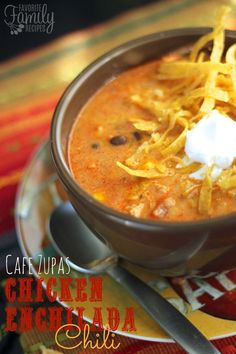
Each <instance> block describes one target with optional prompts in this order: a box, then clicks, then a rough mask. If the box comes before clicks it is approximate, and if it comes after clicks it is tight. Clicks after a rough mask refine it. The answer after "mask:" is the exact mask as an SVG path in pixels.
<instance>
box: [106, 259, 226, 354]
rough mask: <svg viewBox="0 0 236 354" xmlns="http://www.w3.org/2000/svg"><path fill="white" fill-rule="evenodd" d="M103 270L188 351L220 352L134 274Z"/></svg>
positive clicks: (200, 353) (199, 353) (119, 269)
mask: <svg viewBox="0 0 236 354" xmlns="http://www.w3.org/2000/svg"><path fill="white" fill-rule="evenodd" d="M106 272H107V273H108V274H109V275H110V276H111V277H112V278H113V279H115V280H116V281H117V282H118V283H120V284H121V285H122V286H124V287H125V288H126V289H127V290H128V291H129V292H130V293H131V294H132V295H133V297H135V298H136V300H137V301H138V302H139V303H140V305H141V306H142V307H143V308H144V309H145V310H146V311H147V312H148V313H149V315H150V316H151V317H152V318H153V319H154V320H155V321H156V322H157V323H158V324H159V325H160V326H161V327H162V328H163V329H164V330H165V331H166V332H167V333H168V334H169V335H170V336H171V337H172V338H174V339H175V341H176V342H177V343H178V344H179V345H180V346H181V347H182V348H183V349H185V350H186V351H187V353H188V354H206V353H207V354H220V352H219V351H218V350H217V349H216V348H215V347H214V346H213V345H212V344H211V343H210V341H208V340H207V338H205V337H204V336H203V334H202V333H200V332H199V331H198V329H197V328H196V327H194V326H193V324H192V323H191V322H190V321H189V320H188V319H187V318H186V317H185V316H184V315H182V314H181V313H180V312H179V311H178V310H177V309H176V308H175V307H174V306H173V305H171V304H170V303H169V302H168V301H167V300H166V299H164V298H163V297H162V296H161V295H160V294H159V293H158V292H156V291H155V290H154V289H152V288H151V287H150V286H148V285H147V284H145V283H144V282H143V281H141V280H140V279H139V278H137V277H136V276H135V275H133V274H131V273H130V272H129V271H127V270H126V269H124V268H122V267H120V266H119V265H113V266H111V267H109V268H108V269H107V270H106Z"/></svg>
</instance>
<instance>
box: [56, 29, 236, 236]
mask: <svg viewBox="0 0 236 354" xmlns="http://www.w3.org/2000/svg"><path fill="white" fill-rule="evenodd" d="M211 30H212V28H211V27H184V28H177V29H171V30H167V31H161V32H156V33H151V34H148V35H145V36H142V37H139V38H136V39H133V40H130V41H128V42H125V43H123V44H121V45H119V46H117V47H115V48H113V49H111V50H109V51H108V52H106V53H105V54H103V55H102V56H99V57H98V58H97V59H96V60H94V61H93V62H91V63H90V64H89V65H88V66H87V67H86V68H85V69H83V70H82V71H81V72H80V73H79V74H78V75H77V76H76V77H75V79H74V80H73V81H72V82H71V83H70V84H69V85H68V86H67V88H66V89H65V91H64V92H63V94H62V96H61V98H60V100H59V102H58V104H57V106H56V108H55V111H54V114H53V118H52V121H51V127H50V146H51V153H52V157H53V160H54V163H55V166H56V169H57V172H58V176H59V179H61V180H62V182H63V183H64V184H65V186H66V187H67V188H68V190H69V191H70V192H71V193H72V194H73V196H74V197H75V198H77V199H78V196H79V198H81V199H82V200H83V201H84V202H85V203H88V204H89V205H90V206H91V207H92V208H94V207H95V208H96V209H98V210H99V211H100V212H101V214H104V213H105V214H106V216H109V217H110V218H113V219H117V220H119V221H120V222H123V223H125V224H126V225H127V226H128V225H132V226H137V225H138V226H139V228H142V229H150V228H152V229H157V228H161V229H167V230H168V231H181V230H186V228H188V229H192V228H194V229H195V230H196V228H204V227H206V226H207V227H208V228H209V227H214V228H215V227H217V226H219V225H222V224H226V223H232V222H236V212H231V213H229V214H225V215H221V216H217V217H212V218H203V219H199V220H185V221H161V220H152V219H144V218H136V217H134V216H132V215H129V214H125V213H122V212H120V211H117V210H115V209H112V208H110V207H108V206H107V205H105V204H103V203H101V202H99V201H97V200H96V199H95V198H93V197H92V196H91V195H90V194H89V193H88V192H86V191H85V190H84V189H82V188H81V187H80V185H79V184H78V182H77V181H76V180H75V179H74V177H73V175H72V173H71V171H70V169H69V167H68V166H67V163H66V161H65V158H64V156H63V152H62V148H61V138H60V131H61V130H60V127H61V124H62V121H63V118H64V112H65V111H66V109H67V107H68V106H69V104H70V101H71V99H72V97H74V95H75V94H76V93H77V91H78V89H79V87H80V85H81V84H82V83H83V82H85V81H86V79H87V78H88V77H89V76H90V75H91V74H92V73H94V72H96V70H98V69H99V68H100V67H102V66H103V65H104V64H105V63H106V62H107V61H109V60H110V59H112V58H115V57H117V56H119V55H120V54H122V53H124V52H125V51H126V50H128V49H132V48H135V47H138V46H140V45H143V44H147V43H149V42H153V41H158V40H160V39H164V38H166V39H170V38H174V37H180V36H193V35H197V36H199V37H200V36H201V35H204V34H206V33H208V32H209V31H211ZM225 36H228V37H231V38H235V40H236V30H225Z"/></svg>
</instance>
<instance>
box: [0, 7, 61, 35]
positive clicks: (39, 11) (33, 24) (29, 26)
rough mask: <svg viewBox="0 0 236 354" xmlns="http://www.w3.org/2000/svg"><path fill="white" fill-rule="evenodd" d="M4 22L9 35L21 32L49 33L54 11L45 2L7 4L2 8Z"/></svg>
mask: <svg viewBox="0 0 236 354" xmlns="http://www.w3.org/2000/svg"><path fill="white" fill-rule="evenodd" d="M4 16H5V19H4V22H5V24H6V25H7V26H8V27H9V29H10V34H11V35H18V34H19V33H22V32H42V33H47V34H50V33H52V31H53V27H54V23H55V20H54V12H53V11H49V10H48V6H47V4H19V5H18V6H15V5H11V4H9V5H7V6H5V8H4Z"/></svg>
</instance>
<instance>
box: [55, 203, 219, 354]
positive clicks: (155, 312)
mask: <svg viewBox="0 0 236 354" xmlns="http://www.w3.org/2000/svg"><path fill="white" fill-rule="evenodd" d="M49 236H50V238H51V241H52V244H53V245H54V247H55V249H56V251H57V252H58V253H59V254H60V255H61V256H62V257H64V258H66V257H69V262H70V266H71V267H72V268H73V269H75V270H77V271H79V272H83V273H89V274H97V273H102V272H106V273H108V274H109V275H110V276H111V277H112V278H113V279H115V280H116V281H117V282H118V283H119V284H121V285H122V286H123V287H124V288H126V289H127V290H128V291H129V292H130V293H131V294H132V295H133V297H134V298H135V299H136V300H137V301H138V302H139V304H140V305H141V306H142V307H143V308H144V309H145V310H146V312H148V313H149V315H150V316H151V317H152V318H153V319H154V320H155V322H157V323H158V324H159V325H160V326H161V327H162V328H163V329H164V330H165V331H166V332H167V333H168V334H169V335H170V336H171V337H172V338H173V339H175V341H176V342H177V343H178V344H179V345H180V346H181V347H182V348H183V349H185V350H186V351H187V353H188V354H206V353H207V354H220V352H219V351H218V350H217V349H216V348H215V347H214V346H213V345H212V344H211V343H210V341H208V340H207V338H205V337H204V336H203V334H202V333H200V332H199V331H198V329H197V328H196V327H194V326H193V324H192V323H191V322H189V321H188V320H187V318H186V317H185V316H184V315H182V314H181V313H180V312H179V311H178V310H177V309H176V308H175V307H174V306H173V305H171V304H170V303H169V302H168V301H167V300H166V299H164V298H163V297H162V296H161V295H160V294H159V293H158V292H156V291H155V290H154V289H152V288H151V287H150V286H148V285H147V284H146V283H144V282H143V281H142V280H140V279H139V278H138V277H136V276H135V275H133V274H132V273H130V272H129V271H128V270H126V269H124V268H122V267H121V266H120V264H119V258H118V256H117V255H116V254H114V253H113V252H112V251H111V250H110V249H109V248H108V247H107V246H106V245H105V244H104V243H103V242H102V241H100V240H99V239H98V238H97V237H96V236H95V235H94V234H93V233H92V232H91V231H90V230H89V229H88V227H87V226H86V225H85V224H84V222H83V221H82V220H81V219H80V217H79V216H78V215H77V213H76V211H75V210H74V208H73V207H72V205H71V204H70V203H69V202H67V203H62V204H60V205H59V206H57V207H56V208H55V209H54V211H53V212H52V214H51V216H50V220H49ZM77 246H78V247H77Z"/></svg>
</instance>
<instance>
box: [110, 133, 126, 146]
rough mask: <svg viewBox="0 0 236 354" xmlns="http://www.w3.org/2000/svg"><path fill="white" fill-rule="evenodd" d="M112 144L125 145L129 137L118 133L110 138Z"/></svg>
mask: <svg viewBox="0 0 236 354" xmlns="http://www.w3.org/2000/svg"><path fill="white" fill-rule="evenodd" d="M110 143H111V144H112V145H124V144H126V143H127V138H126V136H124V135H116V136H113V138H111V139H110Z"/></svg>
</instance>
